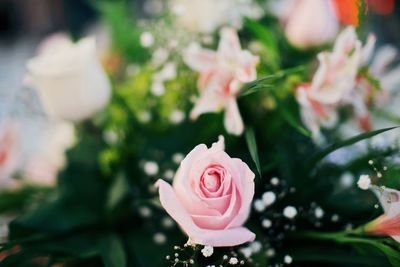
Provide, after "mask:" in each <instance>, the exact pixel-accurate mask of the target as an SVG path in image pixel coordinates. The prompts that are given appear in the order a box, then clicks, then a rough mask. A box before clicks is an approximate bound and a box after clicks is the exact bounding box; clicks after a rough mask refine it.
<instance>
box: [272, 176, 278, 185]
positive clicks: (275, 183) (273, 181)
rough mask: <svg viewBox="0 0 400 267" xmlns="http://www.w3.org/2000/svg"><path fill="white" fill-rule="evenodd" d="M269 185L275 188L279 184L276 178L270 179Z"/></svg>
mask: <svg viewBox="0 0 400 267" xmlns="http://www.w3.org/2000/svg"><path fill="white" fill-rule="evenodd" d="M271 184H272V185H275V186H276V185H278V184H279V179H278V178H277V177H272V179H271Z"/></svg>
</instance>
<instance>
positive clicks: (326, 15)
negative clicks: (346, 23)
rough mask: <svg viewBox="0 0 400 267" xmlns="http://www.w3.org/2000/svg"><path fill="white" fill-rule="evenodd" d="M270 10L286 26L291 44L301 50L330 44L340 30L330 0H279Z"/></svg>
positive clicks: (271, 5) (272, 4)
mask: <svg viewBox="0 0 400 267" xmlns="http://www.w3.org/2000/svg"><path fill="white" fill-rule="evenodd" d="M270 8H271V10H272V12H273V13H274V14H275V15H277V16H278V17H279V19H280V20H281V21H282V23H283V24H284V27H285V33H286V37H287V39H288V40H289V42H290V43H291V44H292V45H294V46H296V47H299V48H307V47H312V46H318V45H322V44H324V43H326V42H329V41H331V40H332V39H333V38H334V37H335V36H336V34H337V32H338V30H339V22H338V20H337V18H336V17H335V13H334V7H333V5H332V3H331V1H329V0H323V1H321V0H277V1H272V2H271V4H270Z"/></svg>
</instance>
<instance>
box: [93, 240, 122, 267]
mask: <svg viewBox="0 0 400 267" xmlns="http://www.w3.org/2000/svg"><path fill="white" fill-rule="evenodd" d="M100 246H101V248H100V250H101V258H102V259H103V263H104V265H105V267H125V266H127V260H126V253H125V249H124V245H123V243H122V240H121V239H120V238H119V237H118V236H117V235H115V234H110V235H108V236H106V237H105V238H104V239H103V241H102V243H101V245H100Z"/></svg>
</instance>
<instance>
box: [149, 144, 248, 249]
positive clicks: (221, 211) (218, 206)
mask: <svg viewBox="0 0 400 267" xmlns="http://www.w3.org/2000/svg"><path fill="white" fill-rule="evenodd" d="M224 147H225V144H224V138H223V137H222V136H221V137H220V138H219V141H218V142H217V143H214V144H213V145H212V147H211V148H207V146H206V145H204V144H201V145H198V146H196V147H195V148H194V149H193V150H192V151H191V152H190V153H189V154H188V155H187V156H186V158H185V159H184V160H183V161H182V163H181V165H180V168H179V169H178V171H177V173H176V175H175V178H174V182H173V186H172V187H171V186H170V185H169V184H168V183H166V182H165V181H163V180H158V181H157V183H156V185H157V186H158V187H159V193H160V201H161V204H162V206H163V207H164V209H165V210H166V211H167V212H168V213H169V215H171V217H172V218H173V219H174V220H175V221H176V222H177V223H178V224H179V225H180V227H181V228H182V229H183V231H185V232H186V234H187V235H188V236H189V241H190V242H191V243H195V244H201V245H208V246H214V247H226V246H235V245H240V244H242V243H245V242H249V241H253V240H254V238H255V235H254V233H252V232H250V231H249V230H248V229H247V228H245V227H243V224H244V222H245V221H246V220H247V218H248V216H249V213H250V207H251V202H252V199H253V195H254V173H253V172H252V171H251V170H250V169H249V167H248V166H247V165H246V163H244V162H243V161H241V160H240V159H237V158H231V157H230V156H229V155H228V154H226V152H225V151H224Z"/></svg>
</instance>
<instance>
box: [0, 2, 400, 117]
mask: <svg viewBox="0 0 400 267" xmlns="http://www.w3.org/2000/svg"><path fill="white" fill-rule="evenodd" d="M323 1H324V0H323ZM99 2H100V1H97V2H96V1H90V0H0V92H1V99H2V100H3V101H1V102H0V105H1V106H2V108H1V110H2V112H4V109H5V107H4V106H5V101H4V99H5V98H10V97H12V96H13V95H15V93H16V90H17V89H18V88H20V87H21V81H22V78H21V77H23V73H24V68H25V62H26V60H27V59H28V58H30V57H31V56H32V55H33V54H34V51H35V48H36V47H37V45H38V43H39V40H41V38H43V37H44V36H46V35H49V34H51V33H54V32H60V31H67V32H69V33H71V34H72V36H74V37H79V36H81V35H82V34H84V33H88V32H91V31H94V29H95V28H96V26H98V25H99V23H101V22H100V21H99V16H98V12H97V10H96V5H97V4H98V3H99ZM129 2H130V6H131V9H132V13H133V14H135V16H137V17H141V16H151V15H154V14H157V13H161V11H162V9H163V7H165V6H166V1H162V0H131V1H129ZM264 2H266V1H264ZM395 2H396V4H395V10H394V12H392V13H391V14H390V15H386V16H381V15H376V14H375V13H373V12H369V14H368V24H369V27H370V29H371V31H372V32H374V33H375V34H377V35H378V40H379V41H380V42H382V43H390V44H393V45H395V46H396V47H399V46H400V31H399V28H398V25H399V22H400V21H399V20H400V6H399V5H398V3H397V2H398V0H396V1H395ZM265 6H266V4H265Z"/></svg>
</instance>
